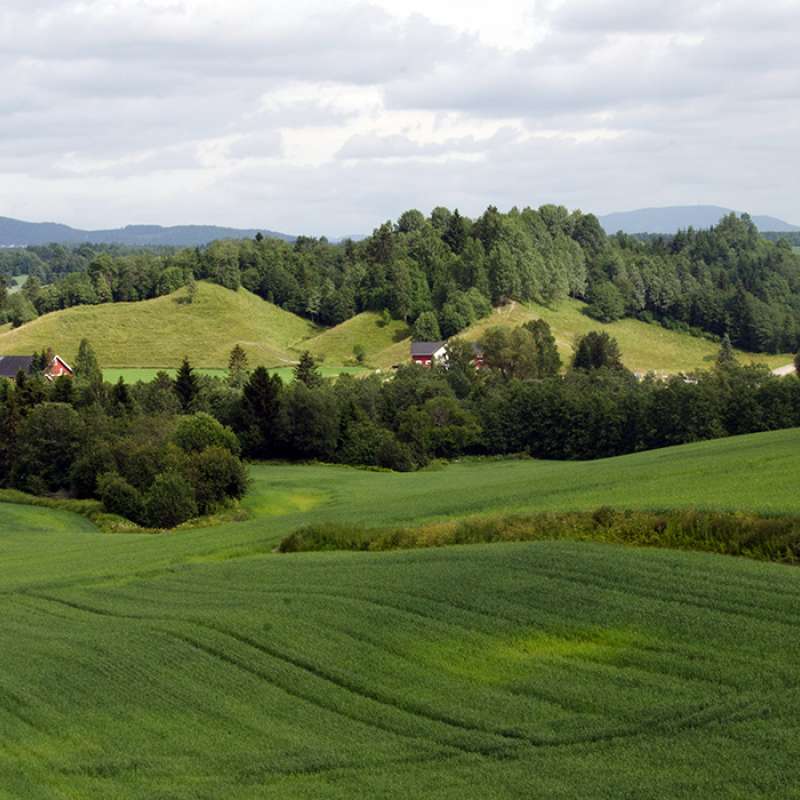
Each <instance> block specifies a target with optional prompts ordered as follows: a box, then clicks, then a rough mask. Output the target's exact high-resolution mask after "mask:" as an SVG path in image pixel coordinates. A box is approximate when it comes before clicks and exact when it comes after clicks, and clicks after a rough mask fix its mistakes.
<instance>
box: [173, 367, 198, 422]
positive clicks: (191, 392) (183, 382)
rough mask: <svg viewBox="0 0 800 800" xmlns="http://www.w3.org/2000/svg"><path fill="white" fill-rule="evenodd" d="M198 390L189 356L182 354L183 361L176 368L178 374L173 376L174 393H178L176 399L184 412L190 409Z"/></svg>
mask: <svg viewBox="0 0 800 800" xmlns="http://www.w3.org/2000/svg"><path fill="white" fill-rule="evenodd" d="M198 391H199V386H198V383H197V375H195V374H194V369H193V368H192V365H191V364H190V363H189V357H188V356H184V357H183V363H182V364H181V366H180V369H178V375H177V377H176V378H175V394H177V395H178V400H179V402H180V404H181V408H182V409H183V411H184V413H188V412H189V411H191V408H192V404H193V403H194V399H195V398H196V397H197V393H198Z"/></svg>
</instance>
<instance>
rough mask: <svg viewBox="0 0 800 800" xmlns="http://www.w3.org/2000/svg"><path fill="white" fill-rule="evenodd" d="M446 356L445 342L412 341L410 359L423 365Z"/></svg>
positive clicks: (428, 364)
mask: <svg viewBox="0 0 800 800" xmlns="http://www.w3.org/2000/svg"><path fill="white" fill-rule="evenodd" d="M446 358H447V342H412V343H411V360H412V361H413V362H414V363H415V364H422V365H423V366H425V367H429V366H431V364H433V362H434V360H437V361H442V360H446Z"/></svg>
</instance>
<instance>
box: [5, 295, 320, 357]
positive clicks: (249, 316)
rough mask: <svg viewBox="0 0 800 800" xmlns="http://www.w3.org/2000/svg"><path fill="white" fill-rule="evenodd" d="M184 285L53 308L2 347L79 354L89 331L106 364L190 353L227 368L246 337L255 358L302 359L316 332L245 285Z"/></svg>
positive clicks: (8, 352) (246, 345)
mask: <svg viewBox="0 0 800 800" xmlns="http://www.w3.org/2000/svg"><path fill="white" fill-rule="evenodd" d="M184 296H185V291H184V290H181V291H179V292H176V293H175V294H172V295H167V296H165V297H159V298H156V299H155V300H145V301H143V302H139V303H108V304H105V305H99V306H76V307H74V308H69V309H66V310H65V311H57V312H54V313H52V314H46V315H44V316H42V317H40V318H39V319H36V320H34V321H33V322H30V323H28V324H27V325H23V326H22V327H20V328H17V329H16V330H11V331H6V332H5V333H2V334H0V352H1V353H3V354H4V355H23V354H26V353H31V352H33V351H35V350H41V349H42V348H44V347H47V346H51V347H53V349H54V350H55V351H56V352H58V353H59V354H60V355H62V356H63V357H64V358H66V359H67V360H68V361H69V360H70V359H73V358H74V357H75V355H76V353H77V351H78V344H79V343H80V340H81V339H82V338H84V337H85V338H87V339H88V340H89V341H90V342H91V343H92V345H93V347H94V348H95V350H96V352H97V356H98V358H99V360H100V363H101V364H102V365H103V366H105V367H174V366H177V365H178V364H180V361H181V359H182V358H183V356H184V355H188V356H189V357H190V359H191V361H192V363H193V364H195V365H196V366H199V367H227V364H228V356H229V354H230V351H231V349H232V348H233V346H234V345H236V344H237V343H238V344H241V345H242V347H244V348H245V350H246V351H247V353H248V356H249V359H250V363H251V364H253V365H257V364H264V365H266V366H281V365H283V364H286V363H290V362H293V361H295V360H296V354H295V353H294V352H293V351H292V350H291V347H292V345H294V344H295V343H296V342H297V341H298V340H300V339H305V338H308V337H309V336H311V335H313V334H314V332H315V329H314V326H313V325H312V324H311V323H310V322H308V321H307V320H304V319H301V318H300V317H298V316H295V315H294V314H291V313H289V312H288V311H284V310H283V309H280V308H278V307H277V306H274V305H272V304H271V303H267V302H265V301H264V300H261V299H260V298H259V297H256V295H254V294H251V293H250V292H247V291H245V290H244V289H240V290H239V291H238V292H232V291H230V290H228V289H224V288H222V287H221V286H217V285H215V284H211V283H199V284H198V292H197V297H196V298H195V301H194V302H193V303H191V304H187V303H184V302H181V301H182V300H183V298H184Z"/></svg>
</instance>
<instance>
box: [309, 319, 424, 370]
mask: <svg viewBox="0 0 800 800" xmlns="http://www.w3.org/2000/svg"><path fill="white" fill-rule="evenodd" d="M408 337H409V329H408V326H407V325H405V324H404V323H403V322H399V321H398V320H391V321H390V322H389V323H388V324H386V325H384V324H383V321H382V318H381V315H380V314H378V313H376V312H374V311H364V312H362V313H361V314H358V315H357V316H355V317H353V318H352V319H348V320H347V321H345V322H343V323H342V324H341V325H337V326H336V327H335V328H329V329H328V330H326V331H323V332H322V333H320V334H319V335H318V336H315V337H314V338H313V339H309V340H307V341H305V342H303V343H302V345H301V347H302V348H307V349H308V350H310V351H311V353H312V354H313V355H314V356H316V357H318V358H322V359H324V362H325V363H326V364H347V363H351V362H353V358H354V357H353V347H355V345H357V344H360V345H361V346H362V347H363V348H364V352H365V355H366V358H365V363H367V364H369V365H371V366H374V367H381V368H387V367H390V366H392V364H394V363H399V362H402V361H407V360H408V359H409V357H410V350H409V347H410V344H409V342H410V340H409V338H408ZM397 345H399V346H400V349H401V350H402V355H401V356H400V358H399V360H398V361H392V360H391V356H390V357H389V358H387V356H386V352H387V351H390V352H391V351H393V349H394V348H395V347H396V346H397Z"/></svg>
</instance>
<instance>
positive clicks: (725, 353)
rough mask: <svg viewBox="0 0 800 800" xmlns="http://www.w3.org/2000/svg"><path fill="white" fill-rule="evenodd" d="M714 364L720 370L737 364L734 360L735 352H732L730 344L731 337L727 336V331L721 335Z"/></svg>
mask: <svg viewBox="0 0 800 800" xmlns="http://www.w3.org/2000/svg"><path fill="white" fill-rule="evenodd" d="M716 365H717V369H720V370H727V369H732V368H733V367H737V366H739V362H738V361H737V360H736V353H734V351H733V345H732V344H731V337H730V336H728V334H727V333H726V334H725V336H723V337H722V343H721V344H720V347H719V353H718V354H717V361H716Z"/></svg>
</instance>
